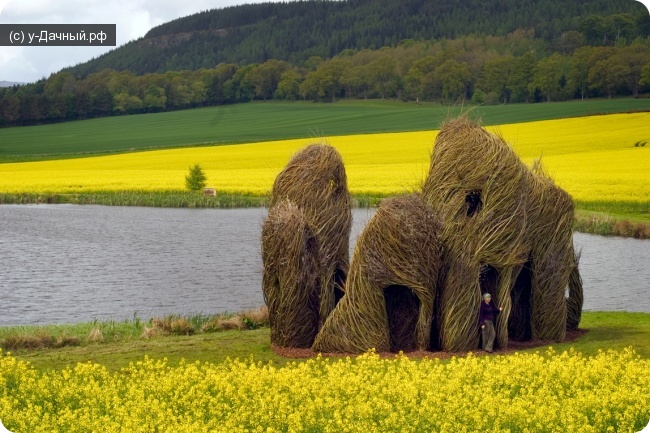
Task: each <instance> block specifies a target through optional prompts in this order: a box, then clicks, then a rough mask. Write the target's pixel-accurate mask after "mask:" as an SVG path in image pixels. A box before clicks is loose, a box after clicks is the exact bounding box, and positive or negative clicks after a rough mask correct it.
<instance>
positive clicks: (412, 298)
mask: <svg viewBox="0 0 650 433" xmlns="http://www.w3.org/2000/svg"><path fill="white" fill-rule="evenodd" d="M439 232H440V226H439V222H438V219H437V217H436V216H435V214H434V213H433V210H432V209H431V208H429V207H428V206H426V205H425V204H424V203H423V202H422V200H421V197H420V196H419V195H412V196H404V197H396V198H391V199H386V200H383V201H382V202H381V205H380V206H379V209H378V210H377V213H376V214H375V215H374V216H373V218H372V219H371V220H370V222H369V223H368V225H367V227H366V229H365V230H364V231H363V233H362V234H361V236H360V237H359V239H358V240H357V244H356V248H355V251H354V256H353V259H352V263H351V265H350V274H349V277H348V281H347V290H346V293H345V296H344V297H343V299H342V300H341V302H340V303H339V304H338V305H337V307H336V309H335V310H334V311H333V312H332V314H331V315H330V316H329V318H328V319H327V321H326V322H325V326H323V329H321V331H320V333H319V334H318V337H317V338H316V341H315V343H314V350H317V351H321V352H353V353H354V352H363V351H365V350H367V349H368V348H372V347H374V348H375V349H377V350H378V351H388V350H393V351H396V350H413V349H421V350H426V349H428V348H429V344H430V334H431V325H432V320H433V317H434V302H435V295H436V287H437V280H438V274H439V271H440V262H439V257H440V250H441V246H440V241H439V238H438V233H439Z"/></svg>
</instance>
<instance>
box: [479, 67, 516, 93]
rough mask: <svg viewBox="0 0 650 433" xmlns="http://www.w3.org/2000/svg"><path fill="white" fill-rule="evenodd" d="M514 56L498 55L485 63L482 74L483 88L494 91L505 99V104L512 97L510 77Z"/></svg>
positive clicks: (489, 91)
mask: <svg viewBox="0 0 650 433" xmlns="http://www.w3.org/2000/svg"><path fill="white" fill-rule="evenodd" d="M513 59H514V58H513V57H512V56H502V57H497V58H495V59H493V60H489V61H487V62H485V63H484V64H483V74H482V75H481V88H483V89H485V90H486V91H487V92H488V93H491V92H494V93H496V94H497V95H499V97H500V98H501V99H502V100H503V103H504V104H507V103H508V100H509V99H510V93H511V91H510V88H509V86H508V84H509V77H510V68H511V66H512V62H513Z"/></svg>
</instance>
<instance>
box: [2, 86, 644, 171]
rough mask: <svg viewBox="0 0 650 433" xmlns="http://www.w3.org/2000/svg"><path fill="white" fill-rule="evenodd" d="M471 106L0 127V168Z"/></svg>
mask: <svg viewBox="0 0 650 433" xmlns="http://www.w3.org/2000/svg"><path fill="white" fill-rule="evenodd" d="M468 109H469V107H464V108H463V107H447V106H441V105H435V104H414V103H402V102H396V101H367V102H366V101H341V102H336V103H330V104H324V103H313V102H284V103H283V102H255V103H247V104H236V105H226V106H219V107H209V108H201V109H190V110H183V111H175V112H167V113H156V114H141V115H131V116H118V117H108V118H100V119H91V120H84V121H75V122H68V123H59V124H54V125H40V126H30V127H19V128H5V129H0V162H17V161H33V160H41V159H58V158H67V157H76V156H84V155H87V154H102V153H110V152H128V151H133V150H142V149H158V148H167V147H180V146H196V145H206V144H223V143H245V142H255V141H268V140H277V139H285V138H286V139H288V138H305V137H329V136H335V135H348V134H359V133H379V132H400V131H418V130H430V129H436V128H438V127H439V126H440V124H441V122H443V121H444V120H445V119H447V118H448V117H451V116H456V115H458V114H459V113H461V112H464V111H467V110H468ZM474 110H475V113H476V115H477V117H479V118H480V119H481V120H482V121H483V123H484V124H486V125H495V124H506V123H518V122H527V121H534V120H545V119H558V118H564V117H577V116H585V115H590V114H597V113H616V112H625V111H635V110H639V111H648V110H650V99H629V98H627V99H613V100H603V99H598V100H587V101H570V102H556V103H551V104H544V103H540V104H510V105H497V106H481V107H476V108H474Z"/></svg>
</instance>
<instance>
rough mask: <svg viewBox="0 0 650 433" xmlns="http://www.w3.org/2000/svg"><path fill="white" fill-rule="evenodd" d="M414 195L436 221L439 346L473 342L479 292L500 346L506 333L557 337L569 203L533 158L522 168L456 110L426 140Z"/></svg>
mask: <svg viewBox="0 0 650 433" xmlns="http://www.w3.org/2000/svg"><path fill="white" fill-rule="evenodd" d="M423 197H424V200H425V202H426V203H427V204H428V205H429V206H431V207H432V208H434V209H436V210H437V211H438V213H439V215H440V217H441V219H442V227H443V230H442V234H441V237H442V243H443V246H444V256H445V257H444V259H443V263H444V267H445V270H446V274H445V277H444V281H443V282H442V284H441V289H440V303H439V307H440V308H439V311H438V315H437V320H438V327H439V329H440V348H441V349H442V350H445V351H452V352H454V351H465V350H472V349H475V348H476V347H477V346H478V342H479V333H478V332H477V323H478V313H479V306H480V302H481V294H482V293H484V292H489V293H491V294H492V296H493V299H494V301H495V302H496V304H497V305H499V306H500V307H502V308H503V311H502V313H501V314H499V316H498V318H497V321H496V324H495V325H496V330H497V346H500V347H506V346H507V343H508V338H509V333H510V332H511V333H512V334H513V336H516V337H519V338H533V339H543V340H553V341H561V340H563V339H564V336H565V331H566V328H567V307H566V304H567V301H566V299H565V288H566V287H567V284H568V281H569V276H570V275H571V273H572V272H576V273H577V269H576V270H575V271H574V268H575V267H576V264H575V260H574V255H573V237H572V235H573V231H572V223H573V218H574V215H573V201H572V200H571V197H570V196H569V195H568V194H567V193H566V192H565V191H564V190H562V189H560V188H558V187H557V186H555V184H554V183H553V181H552V180H551V179H550V178H549V177H548V176H547V175H546V174H545V173H544V172H543V170H542V169H541V165H540V164H539V163H536V164H534V166H533V168H532V169H528V168H527V167H526V166H525V165H524V164H523V163H522V162H521V160H520V159H519V157H518V156H517V155H516V154H515V153H514V151H513V150H512V149H511V148H510V146H508V144H507V143H506V142H505V141H504V140H503V139H502V138H501V137H498V136H496V135H494V134H491V133H489V132H487V131H486V130H485V129H483V128H481V127H480V126H479V125H477V124H476V123H473V122H471V121H470V120H469V119H467V118H465V117H461V118H459V119H456V120H453V121H450V122H448V123H447V124H446V125H445V126H444V127H443V128H442V129H441V131H440V133H439V135H438V137H437V139H436V143H435V147H434V151H433V154H432V156H431V166H430V170H429V176H428V178H427V180H426V182H425V184H424V187H423ZM576 290H577V287H576ZM511 313H514V314H512V316H511Z"/></svg>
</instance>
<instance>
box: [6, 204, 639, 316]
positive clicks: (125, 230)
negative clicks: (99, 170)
mask: <svg viewBox="0 0 650 433" xmlns="http://www.w3.org/2000/svg"><path fill="white" fill-rule="evenodd" d="M373 212H374V211H372V210H367V209H355V210H354V211H353V221H354V223H353V228H352V238H353V239H356V237H357V236H358V235H359V234H360V233H361V231H362V229H363V227H364V225H365V224H366V223H367V221H368V220H369V219H370V218H371V217H372V215H373ZM265 216H266V209H262V208H250V209H167V208H164V209H161V208H138V207H104V206H74V205H25V206H23V205H3V206H0V221H2V224H1V225H0V303H1V305H2V308H1V310H0V325H17V324H44V323H70V322H83V321H91V320H95V319H97V320H123V319H128V318H132V317H134V315H136V314H137V316H138V317H140V318H149V317H153V316H161V315H166V314H183V315H185V314H195V313H205V314H212V313H219V312H224V311H231V312H233V311H239V310H242V309H247V308H254V307H258V306H260V305H263V304H264V299H263V296H262V289H261V281H262V260H261V252H260V234H261V227H262V223H263V221H264V218H265ZM351 244H352V245H353V244H354V242H351ZM575 244H576V246H577V248H579V249H580V248H581V249H582V259H581V261H580V269H581V274H582V278H583V280H584V286H585V304H584V308H585V310H607V311H641V312H649V313H650V296H649V295H650V290H649V289H650V266H648V263H650V241H647V240H646V241H641V240H636V239H623V238H605V237H601V236H593V235H586V234H581V233H577V234H576V235H575Z"/></svg>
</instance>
